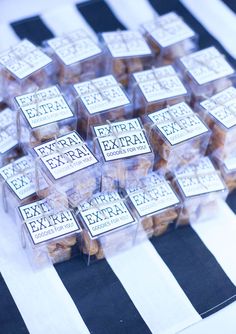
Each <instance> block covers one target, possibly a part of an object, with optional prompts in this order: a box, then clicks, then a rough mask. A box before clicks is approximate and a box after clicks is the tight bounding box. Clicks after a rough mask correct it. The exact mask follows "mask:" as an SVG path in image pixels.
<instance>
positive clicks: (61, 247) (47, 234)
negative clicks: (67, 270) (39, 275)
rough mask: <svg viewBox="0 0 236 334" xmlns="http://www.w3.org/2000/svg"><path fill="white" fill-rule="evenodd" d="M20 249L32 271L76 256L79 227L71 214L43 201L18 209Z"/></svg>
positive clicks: (68, 210) (62, 208)
mask: <svg viewBox="0 0 236 334" xmlns="http://www.w3.org/2000/svg"><path fill="white" fill-rule="evenodd" d="M17 221H18V229H19V232H20V236H21V241H22V246H23V247H24V248H25V250H26V252H27V255H28V258H29V260H30V262H31V264H32V266H33V267H35V268H40V267H43V266H45V265H47V264H49V263H58V262H63V261H67V260H69V259H70V258H71V257H72V256H74V255H79V253H80V251H79V247H80V246H79V245H80V242H81V240H80V233H81V227H80V225H79V223H78V221H77V218H76V217H75V215H74V213H73V211H71V210H70V209H68V208H67V207H64V206H63V205H62V206H61V208H60V207H57V208H55V207H54V206H53V205H52V202H51V201H50V200H48V199H47V198H45V199H43V200H39V201H35V202H30V203H28V204H26V205H21V206H19V207H18V219H17Z"/></svg>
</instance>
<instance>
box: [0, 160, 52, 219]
mask: <svg viewBox="0 0 236 334" xmlns="http://www.w3.org/2000/svg"><path fill="white" fill-rule="evenodd" d="M36 177H37V178H38V182H37V181H36ZM37 184H38V185H39V188H38V189H37ZM0 187H1V194H2V200H3V204H4V209H5V211H6V212H8V213H9V214H13V218H15V217H14V213H15V208H16V207H17V206H19V205H21V204H25V203H28V202H30V201H32V200H33V199H36V198H37V196H36V192H38V193H41V195H42V194H47V193H48V190H47V188H48V187H47V184H46V183H45V182H44V179H43V177H42V175H41V173H40V171H38V175H37V176H36V172H35V165H34V159H33V158H32V156H30V155H25V156H22V157H18V158H17V159H16V160H14V161H12V162H10V163H9V164H7V165H5V166H4V167H2V168H0Z"/></svg>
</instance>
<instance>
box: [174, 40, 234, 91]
mask: <svg viewBox="0 0 236 334" xmlns="http://www.w3.org/2000/svg"><path fill="white" fill-rule="evenodd" d="M180 61H181V62H182V63H183V64H184V66H185V68H186V69H187V70H188V72H189V73H190V74H191V75H192V77H193V78H194V80H196V81H197V83H198V84H199V85H203V84H205V83H208V82H211V81H213V80H216V79H220V78H224V77H226V76H228V75H231V74H233V73H234V69H233V68H232V67H231V66H230V65H229V63H228V62H227V61H226V60H225V58H224V57H223V55H222V54H220V52H219V51H218V50H217V49H216V48H215V47H214V46H211V47H209V48H206V49H204V50H200V51H197V52H194V53H191V54H190V55H187V56H184V57H182V58H180Z"/></svg>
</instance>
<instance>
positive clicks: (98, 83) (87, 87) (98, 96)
mask: <svg viewBox="0 0 236 334" xmlns="http://www.w3.org/2000/svg"><path fill="white" fill-rule="evenodd" d="M74 88H75V90H76V92H77V93H78V95H79V96H80V99H81V100H82V102H83V104H84V105H85V107H86V109H87V110H88V112H89V113H90V114H95V113H98V112H101V111H105V110H109V109H112V108H117V107H123V106H125V105H127V104H129V103H130V101H129V99H128V98H127V96H126V94H125V93H124V91H123V90H122V89H121V87H120V86H119V84H118V82H117V81H116V79H115V78H114V77H113V76H112V75H106V76H104V77H101V78H98V79H94V80H91V81H86V82H81V83H78V84H76V85H74Z"/></svg>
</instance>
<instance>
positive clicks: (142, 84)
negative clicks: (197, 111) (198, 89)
mask: <svg viewBox="0 0 236 334" xmlns="http://www.w3.org/2000/svg"><path fill="white" fill-rule="evenodd" d="M133 75H134V78H135V80H136V81H137V83H138V85H139V88H140V89H141V91H142V93H143V95H144V97H145V99H146V100H147V102H154V101H159V100H162V99H167V98H170V97H175V96H179V95H184V94H187V91H186V89H185V87H184V85H183V84H182V82H181V80H180V78H179V77H178V75H177V73H176V72H175V70H174V68H173V67H172V66H171V65H168V66H163V67H159V68H154V69H152V70H147V71H142V72H137V73H134V74H133Z"/></svg>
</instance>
